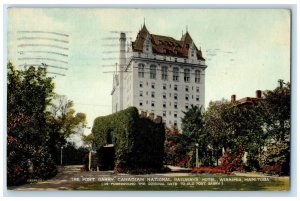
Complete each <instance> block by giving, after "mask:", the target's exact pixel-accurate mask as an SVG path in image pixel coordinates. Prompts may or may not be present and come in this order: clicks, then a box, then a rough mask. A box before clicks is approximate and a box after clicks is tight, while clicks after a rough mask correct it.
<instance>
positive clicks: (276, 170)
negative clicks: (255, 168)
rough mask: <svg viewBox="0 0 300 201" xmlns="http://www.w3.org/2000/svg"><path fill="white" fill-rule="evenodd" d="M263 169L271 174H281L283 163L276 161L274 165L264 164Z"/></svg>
mask: <svg viewBox="0 0 300 201" xmlns="http://www.w3.org/2000/svg"><path fill="white" fill-rule="evenodd" d="M261 171H262V172H263V173H267V174H271V175H281V174H282V165H281V164H280V163H276V164H274V165H264V166H262V167H261Z"/></svg>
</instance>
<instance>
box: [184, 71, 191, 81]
mask: <svg viewBox="0 0 300 201" xmlns="http://www.w3.org/2000/svg"><path fill="white" fill-rule="evenodd" d="M184 81H185V82H189V81H190V69H187V68H186V69H184Z"/></svg>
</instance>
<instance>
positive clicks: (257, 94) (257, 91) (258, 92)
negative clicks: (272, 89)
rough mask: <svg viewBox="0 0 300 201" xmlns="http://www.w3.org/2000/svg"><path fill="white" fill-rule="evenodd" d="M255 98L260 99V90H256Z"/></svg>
mask: <svg viewBox="0 0 300 201" xmlns="http://www.w3.org/2000/svg"><path fill="white" fill-rule="evenodd" d="M256 98H261V90H256Z"/></svg>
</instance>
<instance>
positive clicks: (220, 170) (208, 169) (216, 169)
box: [191, 167, 232, 174]
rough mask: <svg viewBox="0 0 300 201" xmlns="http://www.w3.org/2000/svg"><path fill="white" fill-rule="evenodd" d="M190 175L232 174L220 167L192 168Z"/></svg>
mask: <svg viewBox="0 0 300 201" xmlns="http://www.w3.org/2000/svg"><path fill="white" fill-rule="evenodd" d="M191 173H209V174H218V173H221V174H232V173H231V172H230V171H228V170H226V169H224V168H221V167H194V168H192V170H191Z"/></svg>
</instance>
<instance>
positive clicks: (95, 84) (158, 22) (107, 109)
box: [8, 8, 290, 132]
mask: <svg viewBox="0 0 300 201" xmlns="http://www.w3.org/2000/svg"><path fill="white" fill-rule="evenodd" d="M8 14H9V16H8V20H9V22H8V39H9V41H8V50H9V52H8V58H9V60H11V61H12V62H15V63H17V60H16V58H17V57H18V55H17V52H18V49H17V48H16V45H15V44H16V38H17V35H16V32H17V31H18V30H46V31H55V32H62V33H67V34H69V35H70V37H69V42H70V43H69V45H68V46H69V52H68V53H69V57H68V62H69V63H68V68H69V69H68V70H67V71H66V72H64V73H65V74H66V76H65V77H61V76H57V77H56V78H55V80H54V81H55V83H56V89H55V90H56V92H57V93H59V94H64V95H67V96H68V98H69V99H71V100H73V101H74V103H75V109H76V111H78V112H85V113H86V114H87V118H88V124H89V126H92V123H93V120H94V118H95V117H97V116H102V115H107V114H110V113H111V96H110V92H111V89H112V74H110V73H104V72H106V71H112V70H114V68H113V67H104V66H103V65H111V64H114V63H115V62H118V60H105V59H106V58H116V57H117V54H114V53H112V54H107V53H103V52H104V51H117V50H118V46H106V45H107V44H113V45H117V44H118V40H117V39H112V40H107V39H106V38H108V37H109V38H117V37H118V34H117V33H112V31H124V30H125V31H131V33H129V34H128V35H129V37H132V40H134V39H135V36H136V33H137V32H138V31H139V29H140V27H141V24H143V21H144V18H145V21H146V26H147V28H148V30H149V31H150V33H153V34H159V35H167V36H171V37H174V38H175V39H180V38H181V35H182V31H185V30H186V27H188V31H189V33H190V35H191V36H192V38H193V40H194V42H195V44H196V45H197V46H198V47H199V46H201V50H202V52H203V56H204V58H205V59H206V64H207V66H208V67H207V70H206V95H205V105H206V106H207V105H208V103H209V101H215V100H220V99H222V98H225V99H230V96H231V95H232V94H236V95H237V98H238V99H239V98H242V97H245V96H254V95H255V90H257V89H261V90H266V89H273V88H275V87H276V86H277V80H278V79H284V80H285V81H290V13H289V10H285V9H227V10H224V9H96V8H94V9H87V8H85V9H78V8H76V9H73V8H72V9H71V8H64V9H54V8H50V9H49V8H48V9H47V8H46V9H41V8H35V9H30V8H26V9H24V8H23V9H21V8H18V9H16V8H15V9H10V10H9V13H8ZM86 132H89V131H88V130H87V131H86Z"/></svg>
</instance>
